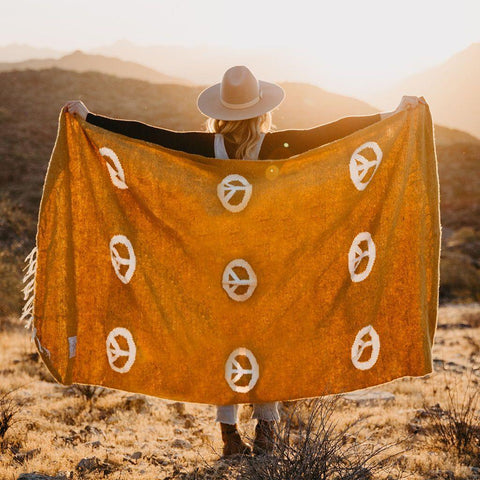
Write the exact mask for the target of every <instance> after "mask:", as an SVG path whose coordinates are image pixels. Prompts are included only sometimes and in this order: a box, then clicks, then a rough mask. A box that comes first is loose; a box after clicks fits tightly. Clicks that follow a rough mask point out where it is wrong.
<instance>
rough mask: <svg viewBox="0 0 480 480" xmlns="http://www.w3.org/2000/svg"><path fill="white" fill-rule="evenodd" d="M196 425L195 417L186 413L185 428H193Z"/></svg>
mask: <svg viewBox="0 0 480 480" xmlns="http://www.w3.org/2000/svg"><path fill="white" fill-rule="evenodd" d="M194 425H195V417H194V416H193V415H191V414H189V413H187V414H186V415H185V423H184V427H185V428H192V427H193V426H194Z"/></svg>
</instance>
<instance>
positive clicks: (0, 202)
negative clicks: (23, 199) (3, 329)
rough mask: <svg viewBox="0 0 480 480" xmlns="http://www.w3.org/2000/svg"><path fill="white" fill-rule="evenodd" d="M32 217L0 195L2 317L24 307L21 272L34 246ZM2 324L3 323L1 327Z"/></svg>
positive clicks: (0, 290)
mask: <svg viewBox="0 0 480 480" xmlns="http://www.w3.org/2000/svg"><path fill="white" fill-rule="evenodd" d="M32 225H33V226H35V223H34V221H33V217H32V216H31V215H29V214H28V213H27V212H25V210H24V208H23V207H22V206H21V205H19V204H18V203H17V202H15V201H14V200H13V199H12V198H11V197H10V196H9V195H6V194H5V193H2V194H1V195H0V318H1V317H5V316H7V315H11V314H18V313H19V312H20V311H21V308H22V306H23V298H22V295H23V294H22V292H21V289H22V288H23V284H22V278H23V273H24V272H22V269H23V268H24V267H25V262H24V258H25V256H26V255H27V253H28V251H29V249H31V248H32V247H31V245H30V244H31V243H32V241H34V240H35V239H34V237H32ZM2 323H3V322H0V325H1V324H2Z"/></svg>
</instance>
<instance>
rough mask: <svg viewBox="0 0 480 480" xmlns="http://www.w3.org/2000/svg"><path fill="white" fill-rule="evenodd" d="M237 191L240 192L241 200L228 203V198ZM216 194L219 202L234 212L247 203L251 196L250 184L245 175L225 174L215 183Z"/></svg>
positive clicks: (240, 209) (241, 208)
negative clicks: (235, 202)
mask: <svg viewBox="0 0 480 480" xmlns="http://www.w3.org/2000/svg"><path fill="white" fill-rule="evenodd" d="M237 192H240V193H241V194H242V199H241V201H240V202H239V203H237V204H232V203H230V200H231V199H232V197H233V196H234V195H235V194H236V193H237ZM217 195H218V198H219V199H220V202H222V205H223V206H224V207H225V208H226V209H227V210H229V211H230V212H234V213H236V212H240V211H242V210H243V209H244V208H245V207H246V206H247V203H248V202H249V200H250V197H251V196H252V185H251V184H250V183H249V182H248V180H247V179H246V178H245V177H242V176H241V175H238V174H232V175H227V176H226V177H225V178H224V179H223V180H222V181H221V182H220V183H219V184H218V185H217Z"/></svg>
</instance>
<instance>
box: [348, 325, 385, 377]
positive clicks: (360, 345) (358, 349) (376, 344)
mask: <svg viewBox="0 0 480 480" xmlns="http://www.w3.org/2000/svg"><path fill="white" fill-rule="evenodd" d="M366 335H370V340H366V341H365V340H363V338H364V337H365V336H366ZM367 347H372V353H371V355H370V358H369V359H368V360H366V361H362V362H361V361H360V357H361V356H362V353H363V351H364V350H365V349H366V348H367ZM379 352H380V338H379V336H378V333H377V332H376V331H375V329H374V328H373V327H372V326H371V325H367V326H366V327H363V328H362V329H361V330H360V331H359V332H358V333H357V336H356V337H355V341H354V342H353V345H352V352H351V355H352V363H353V365H354V366H355V368H358V369H359V370H368V369H369V368H372V367H373V366H374V365H375V363H376V361H377V359H378V354H379Z"/></svg>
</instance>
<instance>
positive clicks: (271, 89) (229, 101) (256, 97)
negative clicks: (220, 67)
mask: <svg viewBox="0 0 480 480" xmlns="http://www.w3.org/2000/svg"><path fill="white" fill-rule="evenodd" d="M284 98H285V92H284V90H283V88H282V87H281V86H280V85H277V84H276V83H270V82H265V81H263V80H257V79H256V78H255V76H254V75H253V73H252V72H251V71H250V70H249V69H248V68H247V67H245V66H243V65H240V66H236V67H231V68H229V69H228V70H227V71H226V72H225V73H224V75H223V78H222V81H221V83H217V84H215V85H212V86H211V87H208V88H206V89H205V90H203V92H201V93H200V95H199V96H198V98H197V106H198V109H199V110H200V111H201V112H202V113H203V114H204V115H206V116H207V117H211V118H216V119H218V120H245V119H247V118H253V117H258V116H259V115H263V114H264V113H267V112H269V111H270V110H273V109H274V108H275V107H277V106H278V105H280V103H282V101H283V99H284Z"/></svg>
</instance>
